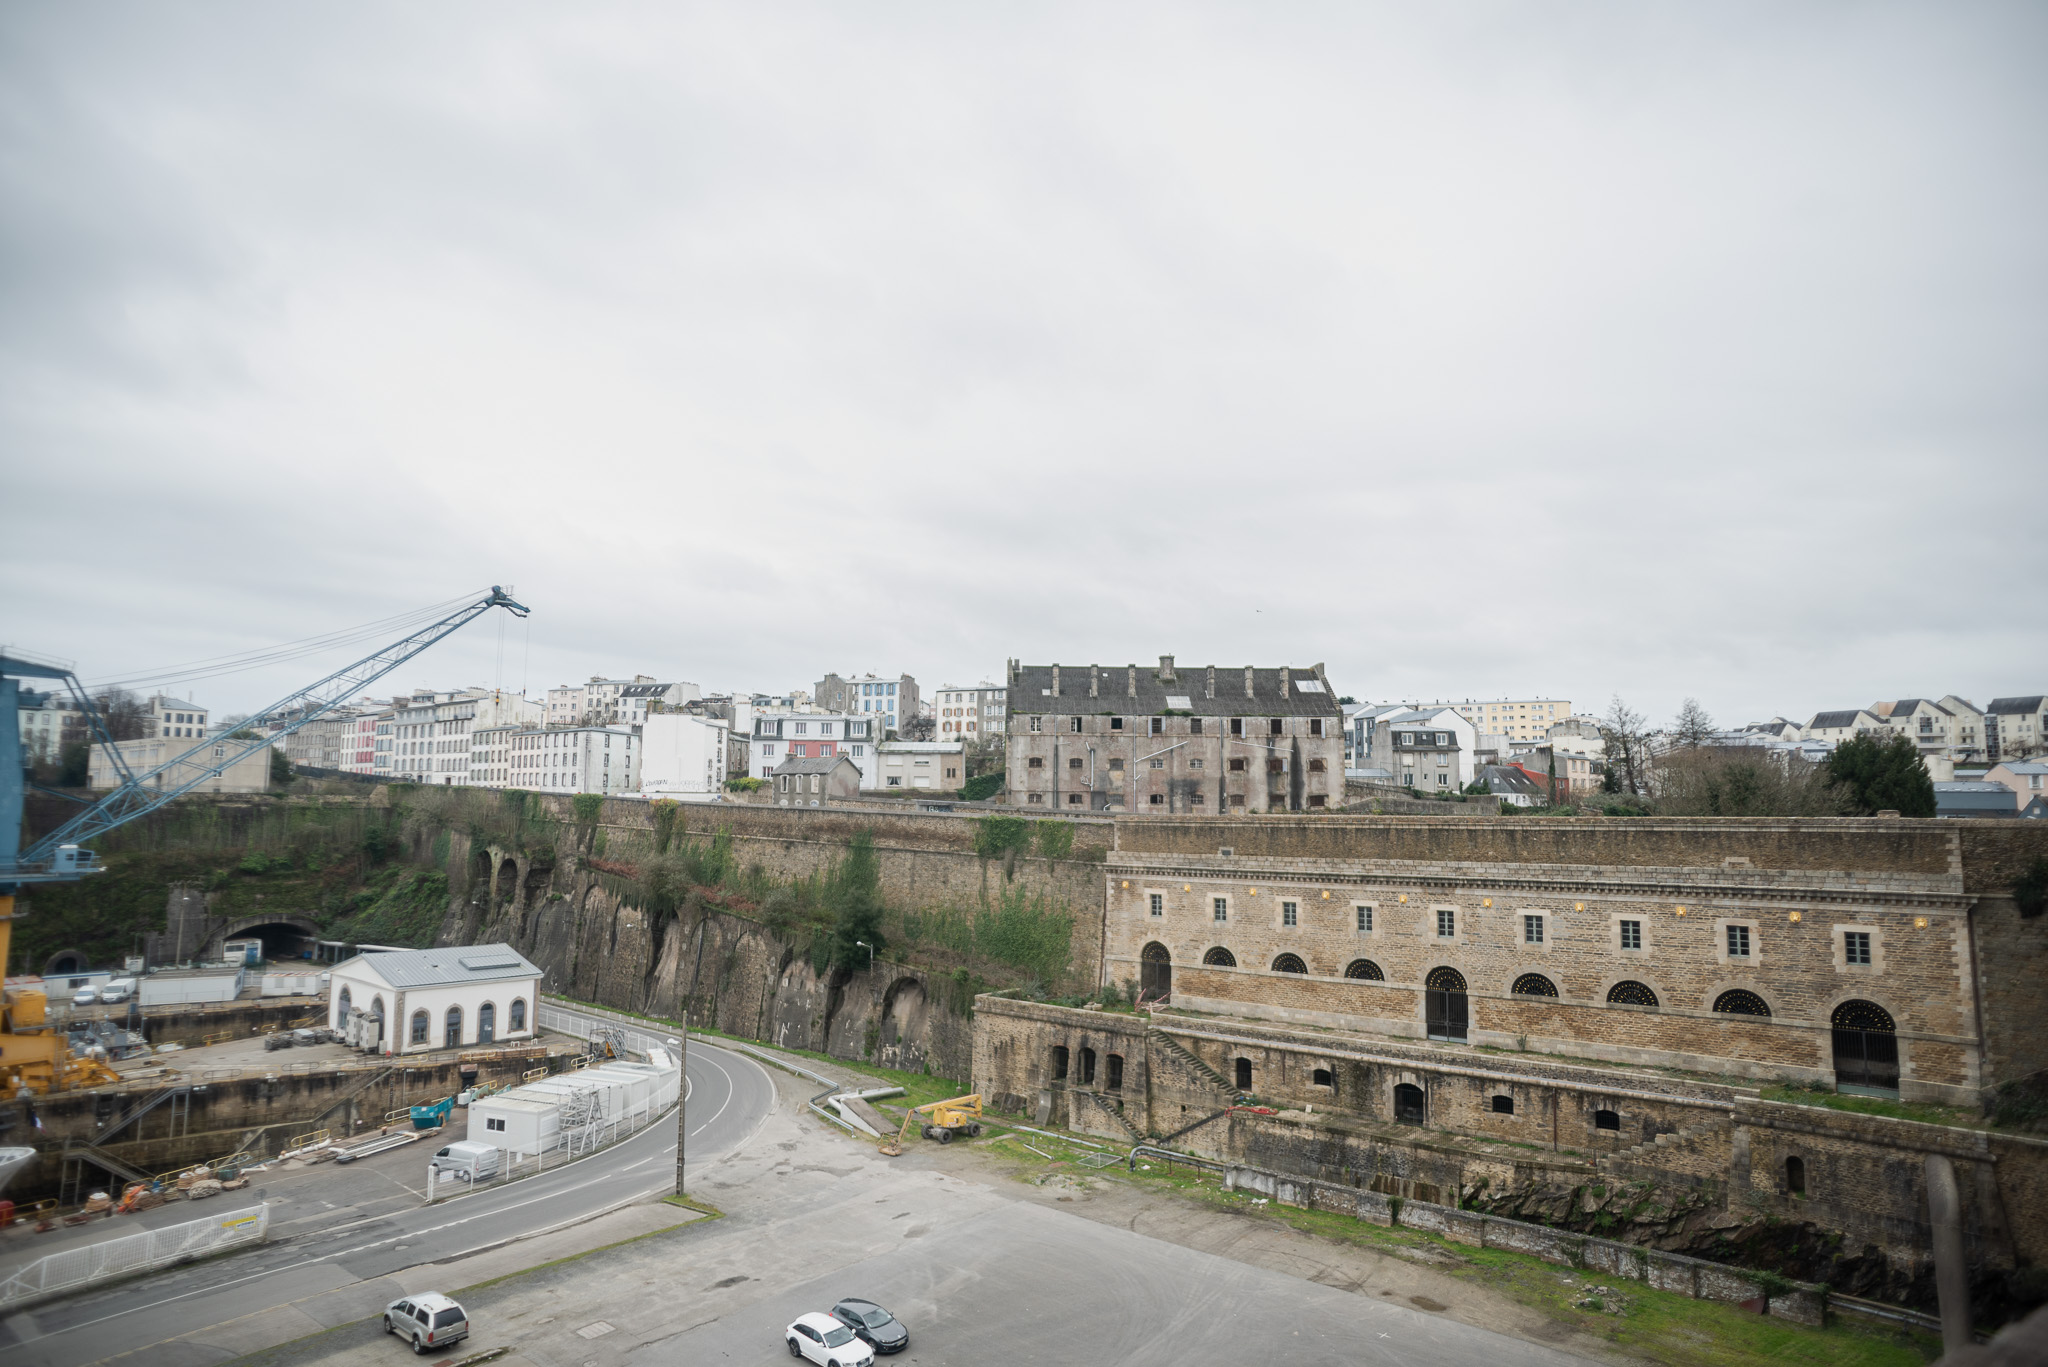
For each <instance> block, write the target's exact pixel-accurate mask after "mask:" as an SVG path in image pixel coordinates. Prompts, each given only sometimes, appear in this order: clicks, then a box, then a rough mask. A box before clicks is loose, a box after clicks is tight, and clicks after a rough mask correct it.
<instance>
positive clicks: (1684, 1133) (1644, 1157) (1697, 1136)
mask: <svg viewBox="0 0 2048 1367" xmlns="http://www.w3.org/2000/svg"><path fill="white" fill-rule="evenodd" d="M1734 1123H1735V1118H1734V1117H1733V1116H1728V1115H1717V1116H1713V1117H1711V1118H1709V1119H1706V1120H1702V1121H1700V1122H1699V1123H1698V1124H1696V1125H1687V1126H1684V1127H1683V1128H1681V1129H1678V1130H1673V1131H1671V1132H1669V1133H1667V1134H1660V1135H1657V1136H1656V1137H1655V1138H1652V1139H1646V1140H1644V1141H1643V1142H1642V1143H1640V1144H1636V1145H1634V1146H1632V1147H1630V1148H1626V1149H1616V1150H1615V1151H1614V1152H1613V1153H1609V1154H1602V1155H1601V1156H1600V1160H1599V1161H1600V1164H1601V1166H1603V1167H1604V1166H1606V1165H1607V1164H1610V1163H1639V1164H1644V1165H1646V1166H1650V1167H1655V1166H1658V1165H1659V1164H1661V1163H1663V1162H1665V1161H1666V1160H1667V1159H1669V1158H1673V1157H1676V1156H1677V1154H1678V1153H1679V1152H1680V1151H1683V1150H1687V1149H1696V1148H1697V1147H1698V1145H1699V1144H1700V1143H1701V1142H1702V1141H1709V1140H1712V1139H1714V1138H1716V1137H1718V1136H1719V1135H1720V1134H1722V1133H1725V1132H1727V1131H1728V1130H1730V1129H1731V1128H1732V1127H1733V1126H1734Z"/></svg>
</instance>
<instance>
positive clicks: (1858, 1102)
mask: <svg viewBox="0 0 2048 1367" xmlns="http://www.w3.org/2000/svg"><path fill="white" fill-rule="evenodd" d="M1762 1095H1763V1099H1764V1100H1766V1101H1783V1102H1789V1103H1790V1104H1791V1105H1794V1106H1825V1107H1826V1108H1827V1109H1829V1110H1831V1111H1853V1112H1855V1113H1856V1114H1857V1115H1881V1116H1888V1117H1890V1118H1891V1119H1893V1120H1918V1121H1920V1122H1921V1123H1923V1124H1927V1125H1954V1126H1957V1127H1959V1128H1961V1129H1966V1130H1982V1129H1988V1128H1989V1126H1988V1125H1987V1124H1986V1123H1985V1120H1984V1117H1983V1116H1981V1115H1979V1114H1978V1113H1977V1112H1975V1111H1967V1110H1963V1109H1961V1108H1960V1107H1956V1106H1937V1105H1935V1104H1934V1103H1932V1102H1928V1101H1894V1100H1892V1099H1891V1098H1890V1097H1882V1096H1844V1095H1842V1094H1841V1093H1840V1092H1835V1091H1829V1090H1828V1089H1826V1088H1824V1087H1796V1086H1788V1087H1766V1088H1764V1089H1763V1092H1762Z"/></svg>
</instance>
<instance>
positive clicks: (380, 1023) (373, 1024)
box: [370, 996, 384, 1049]
mask: <svg viewBox="0 0 2048 1367" xmlns="http://www.w3.org/2000/svg"><path fill="white" fill-rule="evenodd" d="M370 1043H371V1044H372V1045H373V1046H374V1047H376V1048H380V1049H381V1048H382V1047H383V1046H384V998H383V997H381V996H378V997H372V998H370Z"/></svg>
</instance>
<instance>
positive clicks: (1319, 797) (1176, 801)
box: [1005, 655, 1344, 815]
mask: <svg viewBox="0 0 2048 1367" xmlns="http://www.w3.org/2000/svg"><path fill="white" fill-rule="evenodd" d="M1005 677H1006V686H1007V688H1008V690H1009V694H1010V717H1009V724H1010V730H1009V734H1008V737H1007V745H1006V750H1007V756H1008V758H1007V768H1006V775H1007V777H1006V782H1007V784H1008V786H1009V798H1008V800H1009V802H1010V803H1011V804H1013V805H1015V806H1019V807H1039V808H1043V809H1045V810H1047V811H1059V812H1091V811H1135V812H1157V813H1160V814H1171V813H1184V812H1193V813H1196V814H1203V813H1218V812H1220V813H1224V814H1226V815H1229V814H1249V813H1255V812H1267V811H1310V810H1316V809H1319V808H1324V807H1328V806H1331V805H1333V801H1334V802H1341V801H1342V800H1343V796H1344V735H1343V711H1342V709H1341V708H1340V707H1339V706H1338V704H1337V699H1336V696H1335V694H1333V693H1332V692H1331V690H1330V686H1329V681H1328V680H1327V679H1326V678H1324V677H1323V667H1322V666H1321V665H1320V664H1317V665H1311V666H1310V667H1308V668H1307V669H1300V668H1293V667H1280V668H1264V669H1262V668H1256V667H1253V666H1249V665H1244V666H1231V665H1224V666H1217V665H1207V666H1202V667H1198V668H1191V669H1180V668H1177V667H1176V665H1175V664H1174V659H1173V657H1172V656H1171V655H1162V656H1160V657H1159V665H1158V667H1157V668H1153V667H1152V666H1149V665H1148V666H1145V667H1143V668H1140V667H1139V666H1137V665H1134V664H1132V665H1057V664H1054V665H1025V664H1021V663H1020V662H1018V661H1016V660H1012V661H1010V662H1009V667H1008V670H1007V673H1006V676H1005Z"/></svg>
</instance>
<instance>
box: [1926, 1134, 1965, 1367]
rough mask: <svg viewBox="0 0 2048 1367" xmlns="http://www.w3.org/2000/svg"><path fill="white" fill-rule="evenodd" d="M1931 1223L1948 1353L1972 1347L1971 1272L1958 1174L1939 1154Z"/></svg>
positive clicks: (1930, 1183)
mask: <svg viewBox="0 0 2048 1367" xmlns="http://www.w3.org/2000/svg"><path fill="white" fill-rule="evenodd" d="M1927 1220H1928V1223H1929V1224H1930V1225H1932V1226H1933V1229H1934V1289H1935V1292H1936V1293H1937V1294H1938V1295H1939V1296H1940V1298H1941V1347H1942V1351H1943V1352H1944V1353H1953V1352H1955V1351H1956V1350H1957V1349H1958V1348H1968V1347H1969V1346H1970V1342H1971V1339H1970V1269H1969V1267H1968V1266H1967V1265H1966V1264H1965V1263H1964V1262H1963V1209H1962V1202H1961V1200H1960V1199H1959V1198H1958V1197H1957V1195H1956V1170H1955V1165H1954V1164H1952V1163H1950V1162H1949V1161H1948V1159H1946V1158H1944V1157H1943V1156H1942V1155H1940V1154H1938V1153H1930V1154H1928V1155H1927Z"/></svg>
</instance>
